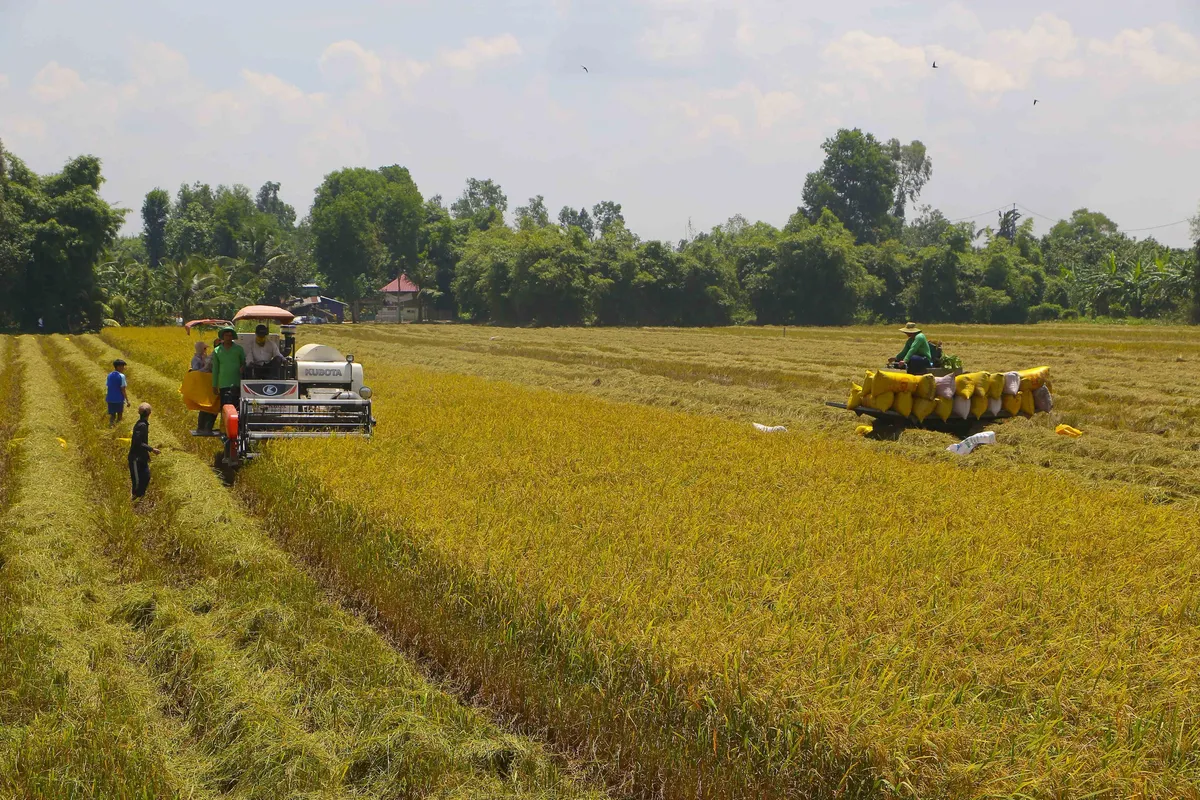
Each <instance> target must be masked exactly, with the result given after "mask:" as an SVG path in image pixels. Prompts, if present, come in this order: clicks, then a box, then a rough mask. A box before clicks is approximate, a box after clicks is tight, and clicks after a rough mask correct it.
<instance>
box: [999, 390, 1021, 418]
mask: <svg viewBox="0 0 1200 800" xmlns="http://www.w3.org/2000/svg"><path fill="white" fill-rule="evenodd" d="M1000 405H1001V407H1002V408H1003V409H1004V410H1005V411H1007V412H1008V413H1009V414H1011V415H1012V416H1014V417H1015V416H1016V415H1017V414H1019V413H1021V394H1020V393H1019V392H1018V393H1017V394H1006V395H1004V396H1003V397H1001V398H1000Z"/></svg>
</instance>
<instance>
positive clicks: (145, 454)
mask: <svg viewBox="0 0 1200 800" xmlns="http://www.w3.org/2000/svg"><path fill="white" fill-rule="evenodd" d="M151 453H153V454H154V455H158V453H159V450H158V448H157V447H151V446H150V404H149V403H142V404H141V405H140V406H138V421H137V422H135V423H133V438H131V439H130V440H129V478H130V480H132V481H133V499H134V500H137V499H139V498H141V497H142V496H143V495H145V494H146V488H147V487H148V486H149V485H150V454H151Z"/></svg>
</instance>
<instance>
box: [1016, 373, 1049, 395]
mask: <svg viewBox="0 0 1200 800" xmlns="http://www.w3.org/2000/svg"><path fill="white" fill-rule="evenodd" d="M1017 374H1018V375H1020V376H1021V391H1022V392H1032V391H1034V390H1035V389H1040V388H1042V387H1043V386H1048V385H1050V368H1049V367H1034V368H1033V369H1023V370H1020V371H1019V372H1017Z"/></svg>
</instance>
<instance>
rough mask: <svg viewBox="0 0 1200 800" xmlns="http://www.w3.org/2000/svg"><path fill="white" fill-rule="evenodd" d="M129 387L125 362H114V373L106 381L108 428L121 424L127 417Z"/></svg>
mask: <svg viewBox="0 0 1200 800" xmlns="http://www.w3.org/2000/svg"><path fill="white" fill-rule="evenodd" d="M128 385H129V383H128V381H126V380H125V362H124V361H122V360H121V359H119V358H118V359H117V360H116V361H114V362H113V371H112V372H110V373H108V379H107V380H106V381H105V388H106V389H107V392H106V393H105V396H104V400H105V402H107V403H108V427H110V428H111V427H112V426H113V425H116V424H117V423H118V422H120V421H121V420H122V419H123V418H124V416H125V408H126V407H127V406H128V405H129V393H128V392H127V391H126V387H127V386H128Z"/></svg>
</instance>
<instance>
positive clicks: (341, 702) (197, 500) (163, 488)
mask: <svg viewBox="0 0 1200 800" xmlns="http://www.w3.org/2000/svg"><path fill="white" fill-rule="evenodd" d="M0 345H2V346H5V347H7V348H8V349H7V351H6V352H5V355H6V356H7V358H5V360H4V363H5V364H6V365H7V371H6V372H5V373H4V375H3V377H2V378H0V401H4V402H5V407H6V408H9V409H14V410H16V411H17V412H18V413H16V414H13V415H10V418H11V419H13V420H16V421H17V422H16V426H15V427H16V429H15V433H16V435H15V437H13V438H12V439H11V440H6V445H7V446H6V451H7V452H8V453H11V454H12V456H11V458H8V459H6V460H5V461H4V462H3V467H4V471H3V472H0V475H2V476H3V477H4V485H5V487H6V489H7V491H6V497H7V500H8V503H7V507H6V509H4V516H3V522H4V525H3V528H0V531H2V534H0V796H4V797H22V798H77V797H78V798H83V797H87V798H160V797H188V798H208V797H213V798H215V797H239V798H280V797H297V798H299V797H304V798H342V797H344V798H351V797H353V798H366V797H378V798H396V797H444V798H450V797H454V798H493V797H513V798H533V797H537V798H598V797H600V796H602V794H601V793H600V792H599V791H597V790H595V789H590V788H589V787H588V785H587V782H586V778H585V776H583V775H582V774H578V773H577V771H576V770H574V768H573V767H571V765H569V764H567V763H566V762H565V761H563V760H562V759H559V758H557V757H555V756H553V755H552V754H550V753H548V752H547V751H546V750H545V748H544V747H543V746H542V745H541V744H539V743H538V742H537V741H534V740H532V739H530V738H528V737H522V736H518V735H514V734H513V733H511V732H510V731H508V730H506V729H505V728H504V727H502V726H499V725H497V724H496V722H495V721H494V720H493V719H491V718H489V717H488V716H487V715H485V714H483V713H481V712H480V711H479V710H476V709H474V708H471V707H470V706H468V705H465V704H464V703H463V702H461V700H459V699H458V698H456V697H454V696H452V695H451V694H449V693H447V691H445V688H444V687H440V686H439V685H437V684H435V683H433V682H431V681H430V680H429V679H428V678H427V677H426V675H425V673H424V671H423V670H422V669H420V668H419V667H418V665H417V664H416V663H414V661H413V660H412V659H411V658H409V657H407V656H406V655H404V654H403V653H401V652H399V651H398V650H396V649H395V648H394V647H393V646H392V644H391V643H390V642H389V641H388V640H387V639H386V638H385V637H384V636H382V635H380V633H379V632H378V631H377V630H376V629H374V628H373V627H372V626H371V625H370V624H368V621H367V620H364V619H362V618H361V617H359V616H358V615H356V614H353V613H350V612H348V611H347V610H344V609H342V608H340V607H339V606H338V605H337V604H336V603H335V602H332V601H331V598H330V597H329V596H328V595H327V593H326V592H325V591H324V590H323V589H322V587H321V586H320V585H319V583H318V582H317V581H316V580H315V579H314V578H313V577H312V576H310V575H309V574H307V573H306V572H305V571H303V570H301V569H299V568H298V567H297V566H296V564H294V563H293V561H292V560H291V559H290V558H289V557H288V556H287V554H286V553H285V552H284V551H282V550H281V549H279V548H278V546H277V545H276V544H275V543H274V542H273V540H272V539H271V538H270V536H269V535H268V534H267V532H266V530H265V529H264V527H263V525H262V523H261V522H260V521H258V520H256V519H254V518H253V517H251V516H250V515H249V514H248V513H247V512H246V510H245V509H244V508H243V507H242V506H241V505H240V504H239V503H238V501H237V499H236V498H235V497H234V496H232V495H231V494H230V493H229V492H228V491H227V490H226V489H225V488H224V487H223V486H222V485H221V484H220V482H219V480H218V479H217V477H216V476H215V475H214V474H213V473H212V472H211V471H210V470H209V469H208V467H207V465H206V464H205V463H204V462H203V461H202V460H201V459H200V458H199V457H198V456H197V455H196V454H194V453H192V452H189V451H188V450H187V449H186V448H185V447H183V446H182V444H181V441H180V438H179V437H178V435H177V434H176V433H174V432H172V431H171V430H170V429H169V426H167V425H163V424H161V423H159V422H158V420H157V418H156V417H152V441H154V442H155V443H156V444H158V445H159V446H160V447H161V448H162V450H163V453H162V455H161V456H160V457H158V458H156V459H155V460H154V462H153V470H154V479H153V483H152V486H151V491H150V493H149V494H148V495H147V497H146V498H145V499H144V500H143V501H142V503H141V504H139V505H138V506H136V507H132V506H131V504H130V501H129V478H128V473H127V471H126V467H125V451H126V450H127V448H128V436H129V426H130V423H129V421H128V419H127V420H126V422H125V424H124V426H122V427H120V428H118V429H116V430H109V429H108V427H107V419H106V417H105V415H104V414H103V410H104V409H103V405H102V404H101V403H100V394H99V391H102V387H103V379H104V374H105V372H106V369H105V368H104V367H102V366H101V365H99V364H98V363H97V362H96V361H95V359H93V358H91V357H89V356H88V355H86V352H85V351H84V350H80V349H79V340H78V339H75V340H71V339H66V338H60V337H54V338H47V339H43V338H34V337H22V338H20V339H19V340H15V342H14V340H5V341H3V342H0ZM135 375H136V373H134V372H133V371H131V374H130V378H131V380H132V381H133V382H131V395H132V399H133V400H134V403H135V405H136V403H137V402H138V400H140V399H144V398H145V395H143V394H141V393H140V387H139V386H138V384H137V382H136V377H135ZM97 387H101V389H100V390H99V391H98V390H97ZM6 424H11V423H8V422H7V421H6Z"/></svg>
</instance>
